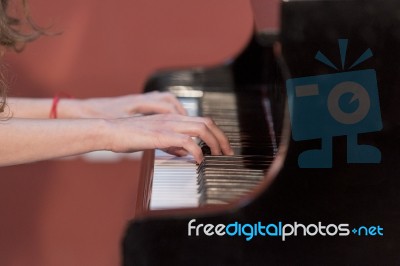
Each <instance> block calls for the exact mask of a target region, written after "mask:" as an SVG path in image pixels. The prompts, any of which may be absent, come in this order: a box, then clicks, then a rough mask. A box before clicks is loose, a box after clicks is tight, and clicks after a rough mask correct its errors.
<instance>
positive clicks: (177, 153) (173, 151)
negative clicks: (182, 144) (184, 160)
mask: <svg viewBox="0 0 400 266" xmlns="http://www.w3.org/2000/svg"><path fill="white" fill-rule="evenodd" d="M164 151H165V152H166V153H169V154H172V155H175V156H179V157H183V156H187V155H188V154H189V153H188V152H187V151H186V150H184V149H182V148H179V147H170V148H167V149H164Z"/></svg>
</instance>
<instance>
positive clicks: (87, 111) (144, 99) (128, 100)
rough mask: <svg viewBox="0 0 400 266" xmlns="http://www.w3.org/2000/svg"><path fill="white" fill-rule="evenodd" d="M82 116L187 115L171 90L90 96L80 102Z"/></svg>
mask: <svg viewBox="0 0 400 266" xmlns="http://www.w3.org/2000/svg"><path fill="white" fill-rule="evenodd" d="M79 109H80V113H81V114H80V116H81V117H82V118H117V117H128V116H132V115H135V114H181V115H186V110H185V109H184V108H183V106H182V104H181V103H180V102H179V100H178V99H177V98H176V97H175V96H174V95H173V94H172V93H169V92H158V91H155V92H149V93H144V94H132V95H125V96H118V97H108V98H90V99H86V100H82V101H81V104H80V108H79Z"/></svg>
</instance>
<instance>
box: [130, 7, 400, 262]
mask: <svg viewBox="0 0 400 266" xmlns="http://www.w3.org/2000/svg"><path fill="white" fill-rule="evenodd" d="M281 12H282V13H281V14H282V15H281V23H282V24H281V34H280V43H281V48H282V49H281V51H282V53H281V56H280V57H279V60H280V63H281V66H282V67H283V68H285V69H286V70H288V71H289V72H288V73H286V74H287V75H286V76H285V81H288V83H287V89H288V95H289V96H290V97H292V98H291V99H290V102H289V108H291V111H292V113H290V115H291V123H292V128H291V132H293V134H292V136H291V138H290V143H289V147H288V152H287V156H286V157H285V160H284V164H283V167H282V169H280V171H279V173H277V175H276V178H275V180H274V182H273V183H272V184H271V185H270V186H269V187H268V188H267V189H265V191H263V193H261V194H260V195H259V197H257V198H256V199H254V200H252V201H251V202H244V203H243V205H242V206H240V207H238V208H235V209H231V210H225V211H223V212H221V213H216V214H215V213H214V214H204V215H201V214H196V215H193V214H189V215H187V216H185V215H181V216H173V217H159V218H157V217H153V218H144V219H141V220H137V221H132V223H131V224H130V226H129V228H128V229H127V234H126V236H125V239H124V263H125V265H209V264H212V265H261V264H266V263H267V264H272V265H287V264H289V265H293V264H306V265H326V264H328V265H338V264H339V265H340V264H344V263H345V264H355V265H358V264H369V265H381V264H390V265H392V264H393V265H397V264H399V263H400V256H399V254H400V245H399V244H398V240H399V237H400V228H399V226H398V224H399V221H400V193H399V189H400V178H399V176H400V167H399V166H398V165H399V161H400V153H399V150H400V147H399V145H400V142H399V136H400V119H399V116H398V106H399V102H400V90H399V89H398V88H399V87H400V84H399V83H400V73H399V72H400V68H399V67H397V65H398V64H399V62H400V49H399V47H400V16H399V14H400V2H398V1H397V0H385V1H377V0H325V1H322V0H320V1H311V0H297V1H287V0H286V1H284V2H282V11H281ZM277 48H279V47H278V46H277ZM276 51H277V52H278V51H279V49H276ZM343 83H344V85H343ZM330 91H334V92H333V93H332V94H330ZM366 93H367V96H368V97H366V96H365V95H366ZM282 94H285V91H282ZM354 96H357V97H355V98H353V97H354ZM296 97H298V98H300V99H298V98H296ZM324 97H325V98H324ZM317 98H318V99H317ZM321 98H322V99H325V100H321ZM329 99H333V100H329ZM298 100H300V101H298ZM303 100H304V101H303ZM313 101H314V102H315V104H310V103H313ZM330 104H332V105H331V107H329V106H328V105H330ZM365 106H367V107H368V108H365ZM361 107H362V108H361ZM312 108H316V109H312ZM322 108H325V109H322ZM360 108H361V109H360ZM365 109H367V110H368V112H367V111H365ZM332 110H333V111H332ZM359 110H361V111H359ZM293 111H295V112H293ZM352 113H356V114H357V116H356V118H354V117H352V116H349V115H348V114H352ZM304 114H307V115H309V117H310V119H309V121H307V120H305V118H304V117H302V116H301V115H304ZM298 115H299V116H298ZM328 115H329V116H328ZM321 117H322V118H324V117H325V118H326V119H327V121H330V122H329V123H328V124H326V125H325V126H324V124H323V123H322V122H323V121H322V120H324V119H325V118H324V119H322V118H321ZM349 117H350V118H349ZM321 119H322V120H321ZM332 119H334V120H332ZM348 119H350V120H348ZM299 121H300V122H303V123H304V122H305V123H306V124H302V123H300V124H299V123H298V122H299ZM333 121H336V122H335V123H336V124H334V123H333ZM367 122H368V123H367ZM338 123H339V125H338ZM326 127H328V128H329V130H327V129H326ZM307 128H308V129H314V131H313V130H305V129H307ZM345 130H348V131H347V132H346V131H345ZM327 132H331V133H330V135H329V134H328V133H327ZM286 133H287V132H286ZM315 134H319V136H317V135H315ZM359 145H365V146H361V147H359ZM349 147H350V148H349ZM312 150H320V151H324V152H325V154H328V156H327V157H326V156H322V155H320V156H319V157H318V156H315V154H316V153H314V152H311V153H304V152H307V151H312ZM357 150H359V151H360V152H355V151H357ZM302 154H306V155H302ZM313 154H314V157H313ZM299 158H303V159H299ZM310 158H311V159H310ZM312 158H314V160H313V159H312ZM193 219H195V221H193V222H191V221H192V220H193ZM259 222H260V223H261V225H264V226H267V225H271V226H270V227H269V228H270V229H271V230H272V229H273V228H277V230H276V231H273V230H272V231H269V234H268V235H266V234H265V232H266V231H263V232H264V234H265V235H263V234H262V233H259V232H260V231H258V230H255V229H254V228H255V227H254V226H253V225H259ZM200 224H202V227H199V225H200ZM206 224H212V225H213V228H215V227H216V226H217V225H218V224H222V225H225V226H228V225H231V224H232V226H231V227H230V228H231V229H232V230H234V229H235V228H236V233H234V231H229V232H230V233H231V234H232V236H230V235H228V234H225V235H223V236H219V235H218V234H216V233H214V234H213V235H211V236H209V235H207V234H206V233H204V228H205V225H206ZM246 224H248V225H249V226H246V229H243V225H246ZM296 224H297V225H298V226H297V229H298V234H297V235H296V236H295V235H294V233H293V232H294V231H293V232H292V234H291V235H290V236H287V237H286V239H283V237H282V228H283V226H284V225H287V226H285V228H287V229H290V228H291V229H293V230H294V228H295V226H296ZM299 224H301V225H305V226H304V227H301V226H299ZM191 225H192V226H193V228H195V229H194V231H193V229H192V231H191V235H189V229H190V228H192V227H190V226H191ZM238 225H242V230H239V229H238ZM235 226H236V227H235ZM290 226H291V227H290ZM328 227H329V229H328ZM196 228H199V231H198V232H199V233H198V234H196V231H195V230H196ZM303 228H306V229H303ZM261 230H265V228H264V229H261ZM285 230H286V229H285ZM304 230H305V231H304ZM321 230H323V231H321ZM324 230H325V231H324ZM239 231H240V232H241V235H240V236H239V235H238V232H239ZM256 232H257V233H256ZM304 232H306V233H305V235H304ZM321 232H322V233H321ZM225 233H226V231H225Z"/></svg>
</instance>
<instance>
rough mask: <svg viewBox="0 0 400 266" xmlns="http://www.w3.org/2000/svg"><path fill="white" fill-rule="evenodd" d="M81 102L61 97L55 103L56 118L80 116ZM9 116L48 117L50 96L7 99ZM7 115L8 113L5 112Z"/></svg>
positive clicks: (50, 104)
mask: <svg viewBox="0 0 400 266" xmlns="http://www.w3.org/2000/svg"><path fill="white" fill-rule="evenodd" d="M82 102H83V100H79V99H68V98H62V99H60V101H59V102H58V104H57V117H58V118H79V117H82V116H83V114H82V111H83V110H82ZM7 104H8V107H9V108H10V114H9V116H12V117H18V118H49V115H50V111H51V108H52V105H53V99H52V98H38V99H36V98H17V97H10V98H8V99H7ZM5 115H8V114H5Z"/></svg>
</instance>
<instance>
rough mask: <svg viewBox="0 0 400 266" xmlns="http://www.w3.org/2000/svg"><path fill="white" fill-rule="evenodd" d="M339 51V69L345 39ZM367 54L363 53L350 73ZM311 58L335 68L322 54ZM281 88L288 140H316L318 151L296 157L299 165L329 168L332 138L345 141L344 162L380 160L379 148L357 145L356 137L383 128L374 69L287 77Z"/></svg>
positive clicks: (308, 151)
mask: <svg viewBox="0 0 400 266" xmlns="http://www.w3.org/2000/svg"><path fill="white" fill-rule="evenodd" d="M339 47H340V53H341V57H342V68H343V69H344V61H345V54H346V50H347V39H340V40H339ZM371 56H372V52H371V50H370V49H368V50H367V51H366V52H365V53H364V54H363V55H361V57H360V58H359V59H358V60H357V61H356V62H355V63H354V64H353V65H352V66H351V67H350V68H349V69H351V68H353V67H354V66H356V65H358V64H360V63H361V62H363V61H365V60H367V59H368V58H370V57H371ZM315 58H316V59H317V60H319V61H321V62H323V63H324V64H326V65H328V66H330V67H333V68H335V69H336V70H337V67H336V66H335V65H334V64H333V63H332V62H331V61H330V60H329V59H327V58H326V57H325V56H324V55H323V54H322V53H321V52H318V53H317V55H316V57H315ZM286 88H287V95H288V104H289V112H290V117H291V126H292V137H293V139H294V140H295V141H303V140H313V139H321V149H317V150H307V151H304V152H302V153H301V154H300V155H299V158H298V164H299V167H301V168H332V138H333V137H334V136H346V137H347V163H380V162H381V152H380V150H379V149H378V148H376V147H374V146H371V145H362V144H358V134H360V133H367V132H376V131H380V130H381V129H382V119H381V113H380V106H379V94H378V85H377V78H376V71H375V70H374V69H366V70H357V71H345V72H340V73H334V74H325V75H318V76H309V77H301V78H294V79H289V80H287V82H286Z"/></svg>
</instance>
